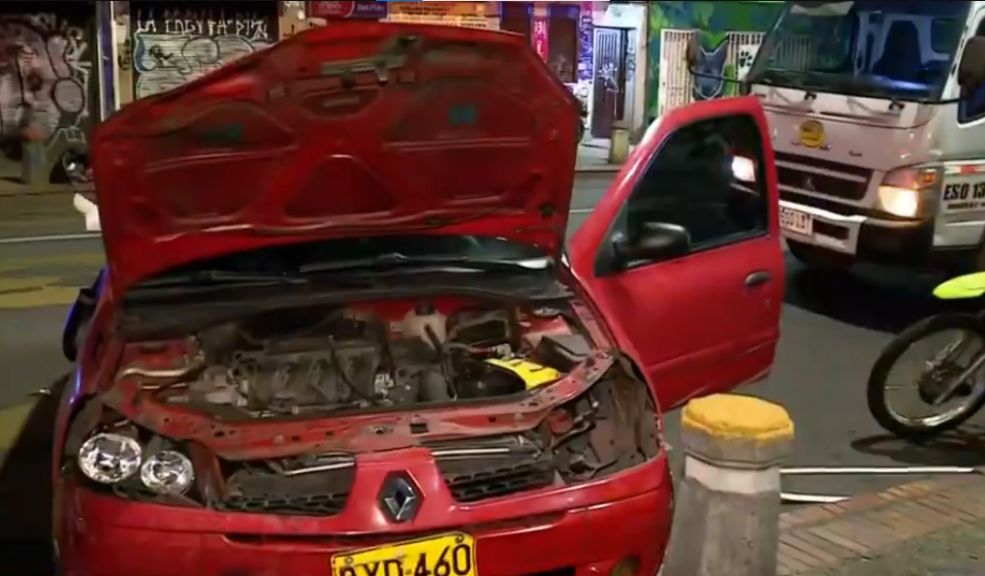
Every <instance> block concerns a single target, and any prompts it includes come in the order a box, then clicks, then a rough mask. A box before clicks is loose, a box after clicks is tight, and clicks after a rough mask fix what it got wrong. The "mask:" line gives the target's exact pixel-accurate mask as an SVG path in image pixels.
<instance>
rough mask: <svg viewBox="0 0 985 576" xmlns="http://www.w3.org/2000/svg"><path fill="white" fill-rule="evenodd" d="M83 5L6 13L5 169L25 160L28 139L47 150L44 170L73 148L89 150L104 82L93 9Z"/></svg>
mask: <svg viewBox="0 0 985 576" xmlns="http://www.w3.org/2000/svg"><path fill="white" fill-rule="evenodd" d="M79 4H82V6H79V5H73V4H69V3H58V4H51V3H49V4H48V5H47V6H44V8H45V9H42V10H38V4H34V3H30V4H29V3H26V2H10V3H4V4H3V6H2V7H0V10H2V11H0V140H2V151H3V155H4V157H5V158H6V159H7V160H8V161H10V162H8V163H7V165H6V166H5V168H9V167H10V166H14V167H15V168H14V170H18V168H16V166H19V164H13V163H12V162H19V160H20V156H21V153H22V151H23V146H22V144H23V141H24V139H25V137H28V136H29V137H30V139H31V140H33V141H35V142H42V143H43V144H44V156H45V157H44V158H42V159H39V161H40V162H41V163H42V164H45V165H53V164H54V163H55V162H56V161H57V158H58V157H59V156H60V154H61V153H63V152H64V151H65V149H66V148H67V147H73V148H76V149H84V146H85V133H86V129H87V127H88V126H89V122H90V121H91V120H92V118H93V116H92V115H93V114H94V112H93V110H92V109H91V106H92V105H93V104H95V103H96V102H97V100H98V99H97V98H96V96H95V93H94V90H95V89H96V85H97V84H98V82H97V81H96V79H95V68H94V67H93V64H94V57H93V55H94V53H95V51H96V49H95V43H94V41H93V33H92V30H93V18H94V11H92V5H89V4H87V3H79ZM54 8H57V10H55V9H54ZM96 110H98V106H96ZM46 167H47V168H48V170H49V171H50V166H46ZM5 171H10V170H5ZM3 176H7V175H6V174H4V175H3Z"/></svg>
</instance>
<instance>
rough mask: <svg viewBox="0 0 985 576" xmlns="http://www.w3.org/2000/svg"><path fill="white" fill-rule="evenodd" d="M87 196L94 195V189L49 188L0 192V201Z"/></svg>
mask: <svg viewBox="0 0 985 576" xmlns="http://www.w3.org/2000/svg"><path fill="white" fill-rule="evenodd" d="M76 193H79V194H87V195H91V194H94V193H95V189H94V188H92V187H86V188H68V187H66V188H50V189H47V190H13V191H12V190H0V199H3V198H16V197H18V196H22V197H34V196H56V195H65V196H71V195H73V194H76Z"/></svg>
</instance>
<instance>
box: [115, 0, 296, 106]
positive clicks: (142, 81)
mask: <svg viewBox="0 0 985 576" xmlns="http://www.w3.org/2000/svg"><path fill="white" fill-rule="evenodd" d="M116 4H122V3H120V2H117V3H116ZM127 4H129V6H128V7H127V8H128V9H126V10H125V14H126V26H125V28H126V30H125V41H124V48H123V50H122V51H121V52H122V53H123V54H125V55H127V56H129V62H127V64H129V66H124V65H123V63H122V62H121V66H120V68H121V70H120V79H119V84H120V88H121V92H128V93H125V94H122V96H123V97H122V98H121V103H126V102H128V101H129V100H132V99H136V98H143V97H145V96H149V95H151V94H157V93H158V92H163V91H165V90H170V89H172V88H174V87H177V86H180V85H181V84H184V83H185V82H188V81H189V80H192V79H194V78H198V77H199V76H201V75H203V74H205V73H206V72H209V71H211V70H214V69H216V68H219V67H221V66H223V65H224V64H227V63H229V62H231V61H233V60H236V59H237V58H241V57H243V56H245V55H247V54H252V53H253V52H255V51H257V50H260V49H262V48H265V47H267V46H269V45H271V44H272V43H274V42H276V41H277V39H278V16H279V12H278V10H279V6H278V3H277V2H274V1H265V2H243V3H236V4H234V3H230V2H222V1H219V0H212V1H197V2H189V1H162V0H139V1H138V0H134V1H131V2H129V3H127ZM122 12H124V11H123V10H118V12H117V13H118V14H120V13H122ZM125 68H126V69H125ZM124 84H125V85H127V88H126V89H124V88H123V85H124Z"/></svg>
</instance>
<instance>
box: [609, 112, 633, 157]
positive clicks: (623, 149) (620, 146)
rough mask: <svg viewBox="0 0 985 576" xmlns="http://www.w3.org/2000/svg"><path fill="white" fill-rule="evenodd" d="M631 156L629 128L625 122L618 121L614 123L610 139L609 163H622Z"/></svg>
mask: <svg viewBox="0 0 985 576" xmlns="http://www.w3.org/2000/svg"><path fill="white" fill-rule="evenodd" d="M627 158H629V128H627V127H626V125H625V123H623V122H620V121H616V122H615V123H614V124H613V125H612V136H611V139H610V140H609V164H622V163H623V162H625V161H626V159H627Z"/></svg>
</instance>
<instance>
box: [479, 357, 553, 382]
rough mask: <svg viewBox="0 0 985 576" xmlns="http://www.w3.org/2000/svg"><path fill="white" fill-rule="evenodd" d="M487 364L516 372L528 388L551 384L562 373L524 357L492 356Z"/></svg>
mask: <svg viewBox="0 0 985 576" xmlns="http://www.w3.org/2000/svg"><path fill="white" fill-rule="evenodd" d="M486 364H489V365H490V366H495V367H497V368H502V369H503V370H509V371H510V372H512V373H514V374H516V375H517V376H519V377H520V379H521V380H523V384H524V385H525V386H526V387H527V390H531V389H533V388H537V387H538V386H543V385H544V384H549V383H551V382H553V381H555V380H557V379H558V378H560V377H561V373H560V372H558V371H557V370H555V369H554V368H551V367H550V366H541V365H540V364H537V363H534V362H530V361H527V360H523V359H515V360H502V359H500V358H490V359H488V360H486Z"/></svg>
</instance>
